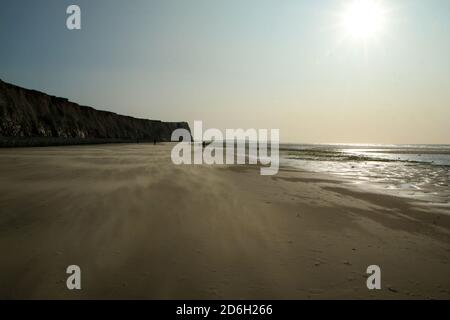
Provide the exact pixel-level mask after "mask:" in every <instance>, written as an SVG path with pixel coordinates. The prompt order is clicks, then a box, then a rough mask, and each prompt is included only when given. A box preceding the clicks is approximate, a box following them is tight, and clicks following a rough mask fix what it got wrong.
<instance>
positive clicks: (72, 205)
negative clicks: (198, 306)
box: [0, 144, 450, 299]
mask: <svg viewBox="0 0 450 320" xmlns="http://www.w3.org/2000/svg"><path fill="white" fill-rule="evenodd" d="M170 149H171V145H170V144H165V145H157V146H153V145H144V144H140V145H102V146H77V147H76V146H74V147H51V148H30V149H2V150H0V208H1V209H0V252H2V259H1V263H0V298H2V299H15V298H22V299H43V298H45V299H47V298H56V299H80V298H82V299H97V298H101V299H109V298H112V299H320V298H325V299H365V298H375V299H423V298H425V299H426V298H436V299H448V298H450V212H449V211H448V210H447V209H446V208H435V207H431V206H429V205H428V204H426V203H413V202H411V201H410V200H406V199H402V198H397V197H391V196H387V195H377V194H372V193H368V192H362V191H361V190H357V189H352V188H349V187H348V186H347V185H346V184H344V183H343V182H342V181H339V180H336V179H335V178H333V177H330V176H325V175H317V174H312V173H307V172H299V171H295V170H289V169H282V170H281V171H280V174H279V175H277V176H275V177H267V176H266V177H263V176H260V175H259V169H258V168H252V167H228V168H227V167H209V166H178V167H177V166H174V165H173V164H172V162H171V160H170ZM72 264H76V265H79V266H80V267H81V269H82V290H81V291H69V290H67V288H66V284H65V282H66V279H67V276H68V275H67V274H66V273H65V271H66V268H67V266H69V265H72ZM374 264H375V265H379V266H380V267H381V270H382V290H379V291H369V290H368V289H367V287H366V276H367V275H366V268H367V267H368V266H369V265H374Z"/></svg>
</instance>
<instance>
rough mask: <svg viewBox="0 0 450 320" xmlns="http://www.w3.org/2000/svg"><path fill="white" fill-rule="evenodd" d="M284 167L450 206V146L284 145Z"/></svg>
mask: <svg viewBox="0 0 450 320" xmlns="http://www.w3.org/2000/svg"><path fill="white" fill-rule="evenodd" d="M280 155H281V160H280V161H281V165H283V166H288V167H294V168H298V169H304V170H308V171H313V172H325V173H330V174H333V175H338V176H340V177H343V178H345V179H346V180H348V181H349V182H350V183H353V184H358V185H360V186H362V187H365V188H368V189H373V190H376V191H381V192H383V193H387V194H393V195H397V196H402V197H408V198H414V199H421V200H426V201H430V202H434V203H436V204H450V188H449V181H450V145H300V144H289V145H282V146H281V153H280Z"/></svg>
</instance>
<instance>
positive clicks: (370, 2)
mask: <svg viewBox="0 0 450 320" xmlns="http://www.w3.org/2000/svg"><path fill="white" fill-rule="evenodd" d="M348 2H349V3H348V4H347V5H346V7H344V9H343V12H342V14H341V16H340V20H341V21H340V24H341V27H342V29H343V32H344V33H345V36H346V37H350V38H353V39H360V40H368V39H370V38H374V37H376V36H377V35H378V34H380V33H381V32H382V31H383V29H384V26H385V23H386V10H385V8H384V7H383V5H382V3H381V2H380V1H379V0H352V1H348Z"/></svg>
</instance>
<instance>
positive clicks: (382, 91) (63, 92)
mask: <svg viewBox="0 0 450 320" xmlns="http://www.w3.org/2000/svg"><path fill="white" fill-rule="evenodd" d="M351 2H352V0H346V1H343V0H321V1H312V0H308V1H306V0H305V1H302V0H270V1H269V0H237V1H235V0H220V1H219V0H179V1H172V0H161V1H150V0H131V1H125V0H94V1H92V0H71V1H66V0H48V1H46V0H40V1H36V0H28V1H26V0H2V1H1V4H0V43H1V50H0V78H1V79H2V80H3V81H6V82H10V83H14V84H18V85H20V86H24V87H27V88H32V89H37V90H41V91H44V92H47V93H50V94H54V95H58V96H63V97H67V98H69V99H70V100H72V101H75V102H78V103H80V104H85V105H90V106H93V107H96V108H99V109H103V110H110V111H113V112H117V113H120V114H126V115H131V116H135V117H142V118H150V119H161V120H166V121H179V120H186V121H189V122H190V123H191V124H192V121H194V120H203V121H204V123H205V126H206V127H216V128H221V129H223V128H239V127H242V128H267V129H270V128H278V129H280V130H281V139H282V140H283V141H284V142H359V143H363V142H370V143H450V1H448V0H385V1H383V0H379V1H378V4H377V5H378V6H379V7H378V8H382V10H383V23H382V26H381V25H380V26H378V25H377V26H376V27H377V29H378V27H379V29H380V30H376V32H373V33H372V34H370V37H369V36H368V35H363V36H362V37H359V36H354V35H353V36H350V35H349V32H348V31H349V30H346V29H345V28H344V27H343V25H344V24H346V23H347V24H349V23H353V26H352V27H351V28H353V29H352V30H350V31H352V32H354V33H355V32H360V31H361V30H363V31H364V30H365V29H364V28H362V27H367V26H365V25H361V23H365V22H366V21H367V20H368V19H367V17H365V16H363V17H359V16H357V17H356V22H355V21H354V20H355V19H353V20H352V19H349V18H348V13H346V12H348V8H349V6H350V3H351ZM70 4H78V5H79V6H80V7H81V10H82V30H80V31H69V30H67V29H66V18H67V15H66V12H65V11H66V8H67V6H68V5H70ZM345 17H347V18H345ZM369 18H371V17H370V16H369ZM361 20H362V21H361ZM354 22H355V23H354ZM369 27H370V26H369ZM344 29H345V30H344ZM372 31H373V30H372Z"/></svg>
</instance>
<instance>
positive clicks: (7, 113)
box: [0, 80, 190, 146]
mask: <svg viewBox="0 0 450 320" xmlns="http://www.w3.org/2000/svg"><path fill="white" fill-rule="evenodd" d="M178 128H185V129H187V130H190V129H189V125H188V124H187V123H186V122H161V121H157V120H144V119H136V118H132V117H127V116H121V115H118V114H115V113H112V112H107V111H100V110H96V109H94V108H91V107H86V106H80V105H78V104H76V103H73V102H70V101H69V100H67V99H64V98H59V97H54V96H50V95H47V94H45V93H42V92H38V91H34V90H28V89H24V88H21V87H18V86H15V85H11V84H8V83H5V82H3V81H1V80H0V146H41V145H61V144H90V143H110V142H145V141H151V142H153V141H155V140H156V141H162V142H164V141H170V139H171V135H172V132H173V131H174V130H175V129H178Z"/></svg>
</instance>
